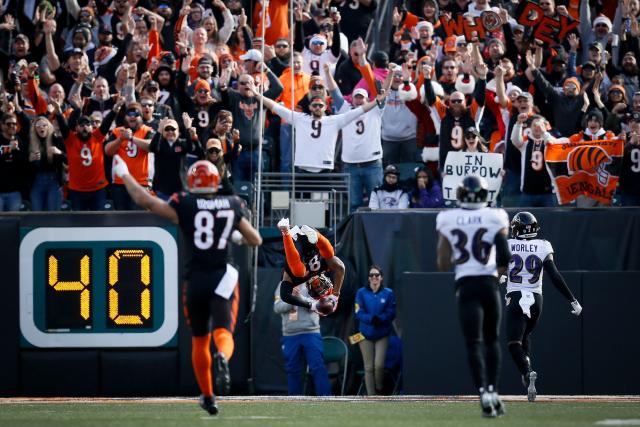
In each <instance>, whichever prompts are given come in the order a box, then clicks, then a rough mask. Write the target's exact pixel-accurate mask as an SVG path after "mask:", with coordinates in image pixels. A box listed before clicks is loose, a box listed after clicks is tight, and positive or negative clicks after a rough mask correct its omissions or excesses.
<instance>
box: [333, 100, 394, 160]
mask: <svg viewBox="0 0 640 427" xmlns="http://www.w3.org/2000/svg"><path fill="white" fill-rule="evenodd" d="M383 113H384V109H383V108H380V107H373V109H372V110H369V111H367V112H366V113H365V114H363V115H362V117H358V119H356V120H354V121H352V122H351V123H349V124H348V125H346V126H345V127H344V128H343V129H342V161H343V162H346V163H361V162H370V161H372V160H377V159H381V158H382V139H381V132H382V114H383Z"/></svg>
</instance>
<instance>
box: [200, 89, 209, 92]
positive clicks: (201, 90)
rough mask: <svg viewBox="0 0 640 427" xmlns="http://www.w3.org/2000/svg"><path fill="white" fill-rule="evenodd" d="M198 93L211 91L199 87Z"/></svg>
mask: <svg viewBox="0 0 640 427" xmlns="http://www.w3.org/2000/svg"><path fill="white" fill-rule="evenodd" d="M198 93H209V91H208V90H206V89H198Z"/></svg>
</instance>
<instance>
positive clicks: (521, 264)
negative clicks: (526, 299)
mask: <svg viewBox="0 0 640 427" xmlns="http://www.w3.org/2000/svg"><path fill="white" fill-rule="evenodd" d="M509 249H511V261H509V270H508V273H507V293H509V292H513V291H522V290H525V291H530V292H533V293H536V294H542V273H543V265H542V264H543V263H544V260H545V259H547V257H548V256H549V255H550V254H552V253H553V247H552V246H551V243H549V242H548V241H547V240H544V239H531V240H519V239H509Z"/></svg>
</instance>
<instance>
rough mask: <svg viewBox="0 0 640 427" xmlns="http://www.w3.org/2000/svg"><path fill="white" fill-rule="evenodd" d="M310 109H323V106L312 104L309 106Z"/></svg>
mask: <svg viewBox="0 0 640 427" xmlns="http://www.w3.org/2000/svg"><path fill="white" fill-rule="evenodd" d="M310 107H311V108H324V104H320V103H313V104H311V105H310Z"/></svg>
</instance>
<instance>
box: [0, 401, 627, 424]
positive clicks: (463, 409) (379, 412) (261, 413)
mask: <svg viewBox="0 0 640 427" xmlns="http://www.w3.org/2000/svg"><path fill="white" fill-rule="evenodd" d="M248 399H250V400H248ZM506 405H507V414H506V415H505V416H504V417H501V418H498V419H482V418H481V417H480V408H479V404H478V403H477V402H475V401H471V400H470V398H464V397H463V398H453V399H443V398H425V397H415V398H411V397H405V398H402V399H397V400H389V399H341V398H336V399H327V400H309V399H305V400H301V399H287V398H284V399H282V398H281V399H277V398H275V399H273V398H268V397H267V398H262V399H260V398H256V399H254V398H246V399H245V398H231V399H224V400H221V401H220V402H219V407H220V414H219V415H217V416H214V417H212V416H209V415H207V414H206V413H205V412H204V411H203V410H201V409H200V408H199V407H198V406H197V404H196V401H195V399H194V400H190V399H166V400H160V399H150V400H146V401H143V400H129V399H114V400H106V399H98V400H89V399H87V400H84V399H78V400H73V399H51V400H47V399H4V400H0V426H2V427H5V426H7V427H26V426H28V427H33V426H43V427H48V426H51V427H56V426H60V427H63V426H64V427H80V426H117V427H169V426H175V427H189V426H211V425H223V426H233V427H243V426H256V427H258V426H259V427H268V426H278V427H283V426H304V427H315V426H317V427H328V426H367V427H375V426H380V427H383V426H385V427H386V426H399V427H405V426H407V427H408V426H421V427H426V426H465V427H466V426H486V425H492V424H495V425H500V426H518V427H526V426H599V425H602V426H607V425H609V426H615V425H640V399H638V398H626V399H593V400H591V399H585V398H577V399H553V398H547V399H545V398H544V397H541V399H540V401H538V402H536V403H528V402H526V401H523V399H522V398H520V397H518V398H516V399H513V398H512V399H507V401H506Z"/></svg>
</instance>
